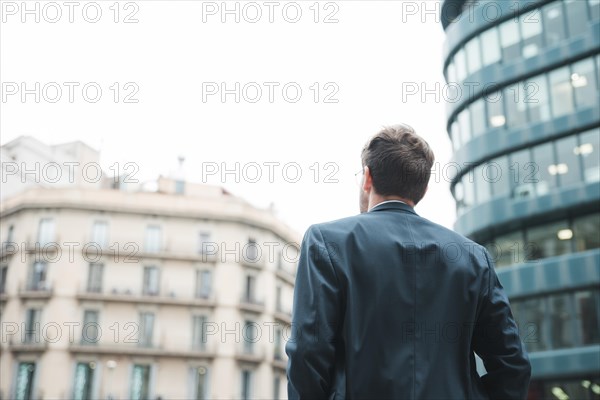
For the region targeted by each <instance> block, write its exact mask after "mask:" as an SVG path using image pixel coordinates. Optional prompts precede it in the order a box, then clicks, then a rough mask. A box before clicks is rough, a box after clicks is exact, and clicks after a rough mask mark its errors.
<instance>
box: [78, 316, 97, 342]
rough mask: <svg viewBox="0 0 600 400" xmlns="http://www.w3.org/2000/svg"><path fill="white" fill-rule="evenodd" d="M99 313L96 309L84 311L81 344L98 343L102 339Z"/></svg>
mask: <svg viewBox="0 0 600 400" xmlns="http://www.w3.org/2000/svg"><path fill="white" fill-rule="evenodd" d="M98 316H99V313H98V311H96V310H85V311H84V312H83V326H82V327H81V344H96V343H98V341H99V340H100V325H99V324H98Z"/></svg>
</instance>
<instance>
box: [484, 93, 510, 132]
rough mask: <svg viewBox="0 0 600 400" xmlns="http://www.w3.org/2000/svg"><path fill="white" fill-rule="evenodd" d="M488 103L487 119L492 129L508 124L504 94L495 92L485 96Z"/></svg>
mask: <svg viewBox="0 0 600 400" xmlns="http://www.w3.org/2000/svg"><path fill="white" fill-rule="evenodd" d="M484 98H485V101H486V103H487V119H488V124H489V126H490V127H491V128H498V127H501V126H504V125H505V124H506V117H505V115H504V105H503V103H502V92H494V93H490V94H488V95H486V96H484Z"/></svg>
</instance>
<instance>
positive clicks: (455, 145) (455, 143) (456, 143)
mask: <svg viewBox="0 0 600 400" xmlns="http://www.w3.org/2000/svg"><path fill="white" fill-rule="evenodd" d="M450 138H451V140H452V149H453V150H454V151H456V150H458V149H459V148H460V137H459V136H458V122H457V121H453V122H452V125H450Z"/></svg>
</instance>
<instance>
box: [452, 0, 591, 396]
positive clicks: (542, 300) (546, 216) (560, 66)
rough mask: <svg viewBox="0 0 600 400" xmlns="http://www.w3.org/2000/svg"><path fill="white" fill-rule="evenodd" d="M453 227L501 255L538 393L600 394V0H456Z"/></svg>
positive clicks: (502, 273) (500, 269) (499, 268)
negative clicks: (455, 208)
mask: <svg viewBox="0 0 600 400" xmlns="http://www.w3.org/2000/svg"><path fill="white" fill-rule="evenodd" d="M441 20H442V25H443V27H444V30H445V32H446V43H445V48H444V74H445V77H446V80H447V82H448V90H446V91H445V93H447V103H448V116H447V117H448V119H447V121H448V124H447V127H448V132H449V135H450V138H451V140H452V145H453V150H454V158H453V162H454V163H456V164H455V166H456V167H457V168H455V169H456V170H457V171H458V172H457V173H456V174H455V175H454V176H453V177H452V183H451V190H452V193H453V196H454V198H455V200H456V207H457V214H458V217H457V221H456V224H455V228H456V230H457V231H459V232H461V233H462V234H464V235H466V236H468V237H470V238H472V239H474V240H475V241H477V242H479V243H481V244H484V245H485V246H486V247H487V248H488V250H489V251H490V253H491V254H492V255H493V256H494V258H495V260H496V267H497V272H498V275H499V278H500V280H501V282H502V284H503V286H504V287H505V289H506V291H507V293H508V295H509V297H510V300H511V305H512V307H513V312H514V314H515V318H516V319H517V322H518V324H519V329H520V333H521V337H522V339H523V342H524V343H525V345H526V347H527V349H528V351H529V354H530V359H531V362H532V367H533V371H532V383H531V386H530V393H529V398H530V399H560V400H565V399H599V398H600V165H599V164H600V0H570V1H569V0H564V1H560V0H554V1H547V0H537V1H532V0H528V1H512V0H499V1H489V0H477V1H465V0H444V1H443V2H442V7H441Z"/></svg>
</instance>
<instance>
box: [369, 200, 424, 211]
mask: <svg viewBox="0 0 600 400" xmlns="http://www.w3.org/2000/svg"><path fill="white" fill-rule="evenodd" d="M383 210H402V211H408V212H411V213H413V214H417V213H416V212H415V209H414V208H413V207H411V206H409V205H408V204H406V203H403V202H401V201H394V200H392V201H384V202H381V203H379V204H377V205H376V206H374V207H372V208H371V209H370V210H369V211H368V212H377V211H383Z"/></svg>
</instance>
